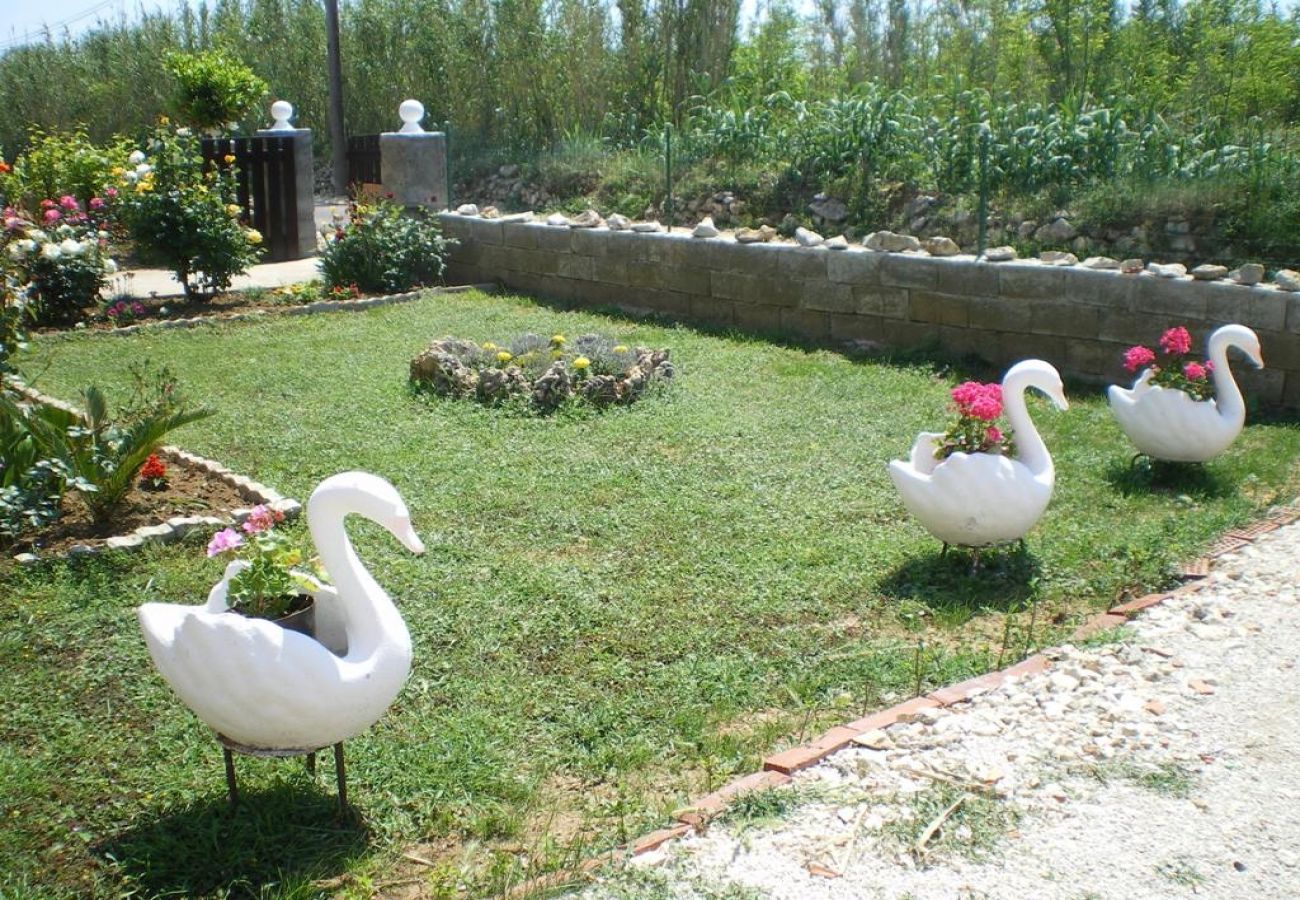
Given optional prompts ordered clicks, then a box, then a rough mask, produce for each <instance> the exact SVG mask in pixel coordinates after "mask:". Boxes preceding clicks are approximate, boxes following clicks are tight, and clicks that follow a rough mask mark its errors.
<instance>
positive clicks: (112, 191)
mask: <svg viewBox="0 0 1300 900" xmlns="http://www.w3.org/2000/svg"><path fill="white" fill-rule="evenodd" d="M104 196H105V197H107V198H108V199H110V200H112V199H113V198H114V197H116V196H117V188H115V187H111V188H104Z"/></svg>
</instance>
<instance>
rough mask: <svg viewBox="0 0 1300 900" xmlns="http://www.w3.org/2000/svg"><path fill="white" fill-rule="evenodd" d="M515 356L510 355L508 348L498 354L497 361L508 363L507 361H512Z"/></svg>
mask: <svg viewBox="0 0 1300 900" xmlns="http://www.w3.org/2000/svg"><path fill="white" fill-rule="evenodd" d="M513 358H514V357H512V356H511V355H510V352H509V351H508V350H502V351H501V352H500V353H498V354H497V362H503V363H506V362H510V360H511V359H513Z"/></svg>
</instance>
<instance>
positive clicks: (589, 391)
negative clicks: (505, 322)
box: [411, 334, 674, 410]
mask: <svg viewBox="0 0 1300 900" xmlns="http://www.w3.org/2000/svg"><path fill="white" fill-rule="evenodd" d="M673 371H674V370H673V364H672V363H671V362H670V361H669V359H668V351H667V350H650V349H648V348H646V347H628V346H627V345H625V344H618V343H615V342H614V341H612V340H610V339H609V338H607V337H604V336H603V335H599V334H584V335H582V336H581V337H577V338H574V339H573V340H572V341H569V340H568V339H567V338H566V337H565V336H564V335H562V334H557V335H554V336H553V337H551V338H549V339H548V338H545V337H542V336H541V335H537V334H524V335H521V336H520V337H517V338H515V339H514V340H513V341H511V342H510V343H509V344H496V343H493V342H492V341H487V342H485V343H482V344H476V343H474V342H473V341H467V340H460V339H457V338H444V339H443V340H440V341H434V342H433V343H432V344H430V345H429V347H428V349H427V350H425V351H424V352H422V353H421V354H420V355H418V356H417V357H415V359H413V360H411V382H412V384H414V385H416V386H417V387H422V388H427V389H428V390H431V391H433V392H434V393H436V394H442V395H444V396H450V397H473V398H475V399H476V400H478V401H479V402H481V403H487V404H499V403H504V402H506V401H509V400H520V401H524V402H527V403H530V404H532V405H533V406H535V407H536V408H538V409H543V410H551V409H555V408H556V407H558V406H560V405H561V404H562V403H564V402H566V401H568V400H570V399H575V398H577V399H582V400H586V401H587V402H590V403H593V404H595V405H597V406H610V405H612V404H615V403H631V402H632V401H633V400H635V399H637V398H638V397H640V396H641V395H642V394H643V393H644V392H645V389H646V387H647V386H649V385H650V384H652V383H655V382H664V381H668V380H670V379H671V378H672V377H673Z"/></svg>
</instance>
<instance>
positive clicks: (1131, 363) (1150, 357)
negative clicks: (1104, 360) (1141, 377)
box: [1124, 344, 1156, 372]
mask: <svg viewBox="0 0 1300 900" xmlns="http://www.w3.org/2000/svg"><path fill="white" fill-rule="evenodd" d="M1155 361H1156V354H1155V351H1154V350H1152V349H1151V348H1150V347H1143V346H1142V345H1141V344H1139V345H1138V346H1136V347H1129V348H1128V350H1126V351H1125V352H1124V368H1126V369H1128V370H1129V371H1130V372H1136V371H1137V370H1138V369H1141V368H1143V367H1145V366H1149V365H1151V364H1152V363H1153V362H1155Z"/></svg>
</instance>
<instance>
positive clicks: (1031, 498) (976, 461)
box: [889, 359, 1069, 547]
mask: <svg viewBox="0 0 1300 900" xmlns="http://www.w3.org/2000/svg"><path fill="white" fill-rule="evenodd" d="M1028 388H1034V389H1036V390H1039V391H1041V392H1042V393H1044V394H1046V395H1047V396H1048V397H1049V398H1051V400H1052V402H1053V403H1055V404H1056V406H1057V408H1058V409H1068V408H1069V402H1068V401H1067V400H1066V399H1065V388H1064V386H1063V385H1062V384H1061V376H1060V374H1059V373H1058V372H1057V371H1056V369H1055V368H1054V367H1053V366H1051V365H1050V364H1048V363H1045V362H1043V361H1042V360H1038V359H1030V360H1025V361H1024V362H1019V363H1016V365H1014V366H1012V367H1011V369H1010V370H1009V371H1008V372H1007V374H1006V375H1005V376H1004V377H1003V379H1002V403H1003V406H1004V408H1005V410H1006V416H1007V421H1008V422H1009V423H1010V425H1011V428H1012V430H1013V437H1014V440H1015V448H1016V449H1015V453H1014V455H1012V456H1007V455H1003V454H1000V453H963V452H960V451H958V452H956V453H953V454H951V455H950V456H948V457H946V458H944V459H938V458H936V456H935V451H936V450H937V449H938V448H939V446H940V444H941V442H942V441H943V438H944V435H943V434H942V433H939V432H930V431H923V432H921V434H920V436H918V437H917V439H916V443H915V444H913V445H912V453H911V456H910V458H908V459H906V460H894V461H893V462H891V463H890V464H889V475H890V477H891V478H892V479H893V481H894V485H895V486H896V487H897V488H898V492H899V494H901V495H902V498H903V504H904V505H905V506H906V507H907V509H908V511H909V512H910V513H911V514H912V515H913V516H915V517H916V518H917V520H918V521H919V522H920V523H921V524H922V525H923V526H925V529H926V530H927V531H929V532H930V534H932V535H934V536H935V537H936V538H938V539H939V540H941V541H943V542H944V543H945V544H952V545H956V546H963V547H987V546H992V545H995V544H1003V543H1007V542H1010V541H1016V540H1019V539H1020V538H1022V537H1024V536H1025V535H1026V534H1027V533H1028V532H1029V529H1031V528H1033V527H1034V523H1036V522H1037V521H1038V519H1039V518H1040V517H1041V516H1042V514H1043V511H1044V510H1046V509H1047V503H1048V501H1049V500H1051V498H1052V488H1053V486H1054V485H1055V483H1056V471H1055V468H1054V467H1053V465H1052V457H1051V455H1050V454H1049V453H1048V452H1047V447H1046V446H1045V445H1044V444H1043V439H1042V437H1040V436H1039V434H1038V429H1037V428H1035V427H1034V423H1033V420H1032V419H1030V418H1029V411H1028V410H1027V409H1026V408H1025V391H1026V390H1027V389H1028Z"/></svg>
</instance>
